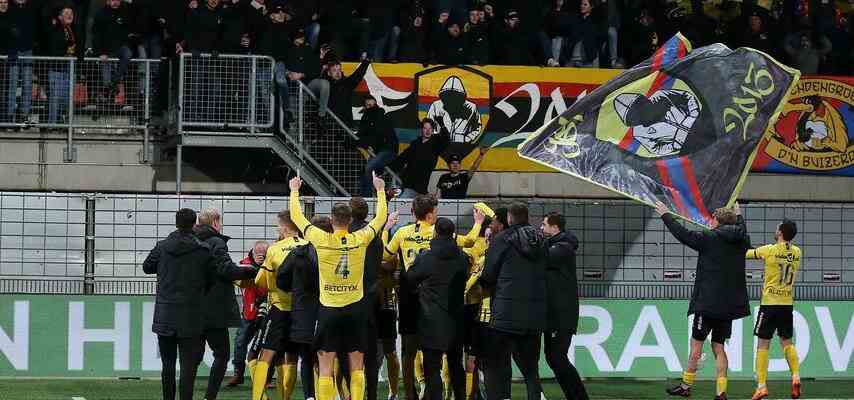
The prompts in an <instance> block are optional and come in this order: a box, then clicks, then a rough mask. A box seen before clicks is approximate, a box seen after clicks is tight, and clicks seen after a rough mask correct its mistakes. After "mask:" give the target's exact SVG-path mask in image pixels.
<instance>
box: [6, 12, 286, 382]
mask: <svg viewBox="0 0 854 400" xmlns="http://www.w3.org/2000/svg"><path fill="white" fill-rule="evenodd" d="M0 1H2V0H0ZM269 247H270V244H269V243H267V242H265V241H258V242H255V246H253V247H252V249H250V250H249V254H248V255H247V256H246V258H244V259H243V260H241V261H240V265H251V266H252V267H254V268H258V269H260V268H261V265H263V264H264V259H265V258H266V257H267V249H268V248H269ZM266 298H267V290H266V289H264V288H260V287H256V286H255V285H247V287H245V288H244V289H243V318H242V319H241V321H240V329H238V331H237V336H236V337H235V338H234V358H233V359H232V361H231V363H232V365H234V376H233V377H231V379H230V380H229V381H228V383H227V384H226V386H228V387H234V386H237V385H241V384H243V377H244V375H246V350H247V348H248V347H249V342H250V341H251V340H252V338H253V337H255V332H256V330H257V328H258V327H257V326H256V325H255V318H256V317H257V316H258V307H259V306H260V305H261V304H262V303H264V300H265V299H266Z"/></svg>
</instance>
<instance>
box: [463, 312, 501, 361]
mask: <svg viewBox="0 0 854 400" xmlns="http://www.w3.org/2000/svg"><path fill="white" fill-rule="evenodd" d="M473 328H474V335H475V339H474V344H473V345H472V346H471V347H469V348H467V349H466V353H467V354H468V355H470V356H474V357H477V358H483V357H486V356H488V355H489V353H490V351H492V350H494V348H495V347H494V346H495V330H493V329H492V328H490V327H489V324H487V323H485V322H481V321H477V322H476V323H475V324H474V325H473Z"/></svg>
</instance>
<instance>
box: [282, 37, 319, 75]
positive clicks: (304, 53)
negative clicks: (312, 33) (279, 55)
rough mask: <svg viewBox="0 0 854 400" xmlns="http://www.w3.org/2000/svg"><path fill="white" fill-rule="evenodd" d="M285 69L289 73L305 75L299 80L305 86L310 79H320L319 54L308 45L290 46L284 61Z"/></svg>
mask: <svg viewBox="0 0 854 400" xmlns="http://www.w3.org/2000/svg"><path fill="white" fill-rule="evenodd" d="M285 68H286V69H287V70H288V71H290V72H300V73H303V74H305V77H304V78H302V79H301V80H302V82H303V83H305V84H306V85H307V84H308V83H309V82H311V80H312V79H315V78H318V77H320V54H318V53H317V52H316V51H314V49H312V48H311V46H309V45H308V43H306V44H305V45H302V46H291V48H290V49H288V56H287V58H286V59H285Z"/></svg>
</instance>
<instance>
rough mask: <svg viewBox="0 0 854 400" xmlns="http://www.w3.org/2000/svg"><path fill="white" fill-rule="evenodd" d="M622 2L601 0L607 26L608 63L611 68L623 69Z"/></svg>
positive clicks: (618, 0)
mask: <svg viewBox="0 0 854 400" xmlns="http://www.w3.org/2000/svg"><path fill="white" fill-rule="evenodd" d="M620 8H621V2H620V0H601V5H600V9H601V10H602V11H603V12H604V13H605V23H606V26H607V38H606V39H607V43H608V47H607V51H606V55H607V56H608V61H610V64H609V65H610V67H611V68H623V67H624V65H623V64H624V62H623V61H622V60H620V58H619V54H618V49H619V31H620V25H621V20H622V15H621V13H622V10H621V9H620Z"/></svg>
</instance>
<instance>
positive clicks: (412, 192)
mask: <svg viewBox="0 0 854 400" xmlns="http://www.w3.org/2000/svg"><path fill="white" fill-rule="evenodd" d="M435 129H436V122H435V121H433V120H432V119H429V118H425V119H424V120H422V121H421V135H420V136H419V137H418V138H417V139H415V140H413V141H412V142H410V143H409V147H407V148H406V150H404V151H403V152H402V153H400V155H398V156H397V159H395V160H394V161H393V162H392V163H391V164H390V166H391V168H392V169H393V170H395V171H398V172H399V173H400V179H401V180H403V193H401V194H400V196H398V197H399V198H402V199H412V198H415V196H416V195H419V194H427V193H428V190H427V187H428V186H429V185H430V174H432V173H433V169H434V168H436V162H437V161H439V155H441V154H442V153H443V152H444V151H445V149H447V148H448V145H449V144H450V135H449V134H448V132H447V131H446V130H442V132H440V133H438V134H433V131H434V130H435Z"/></svg>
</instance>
